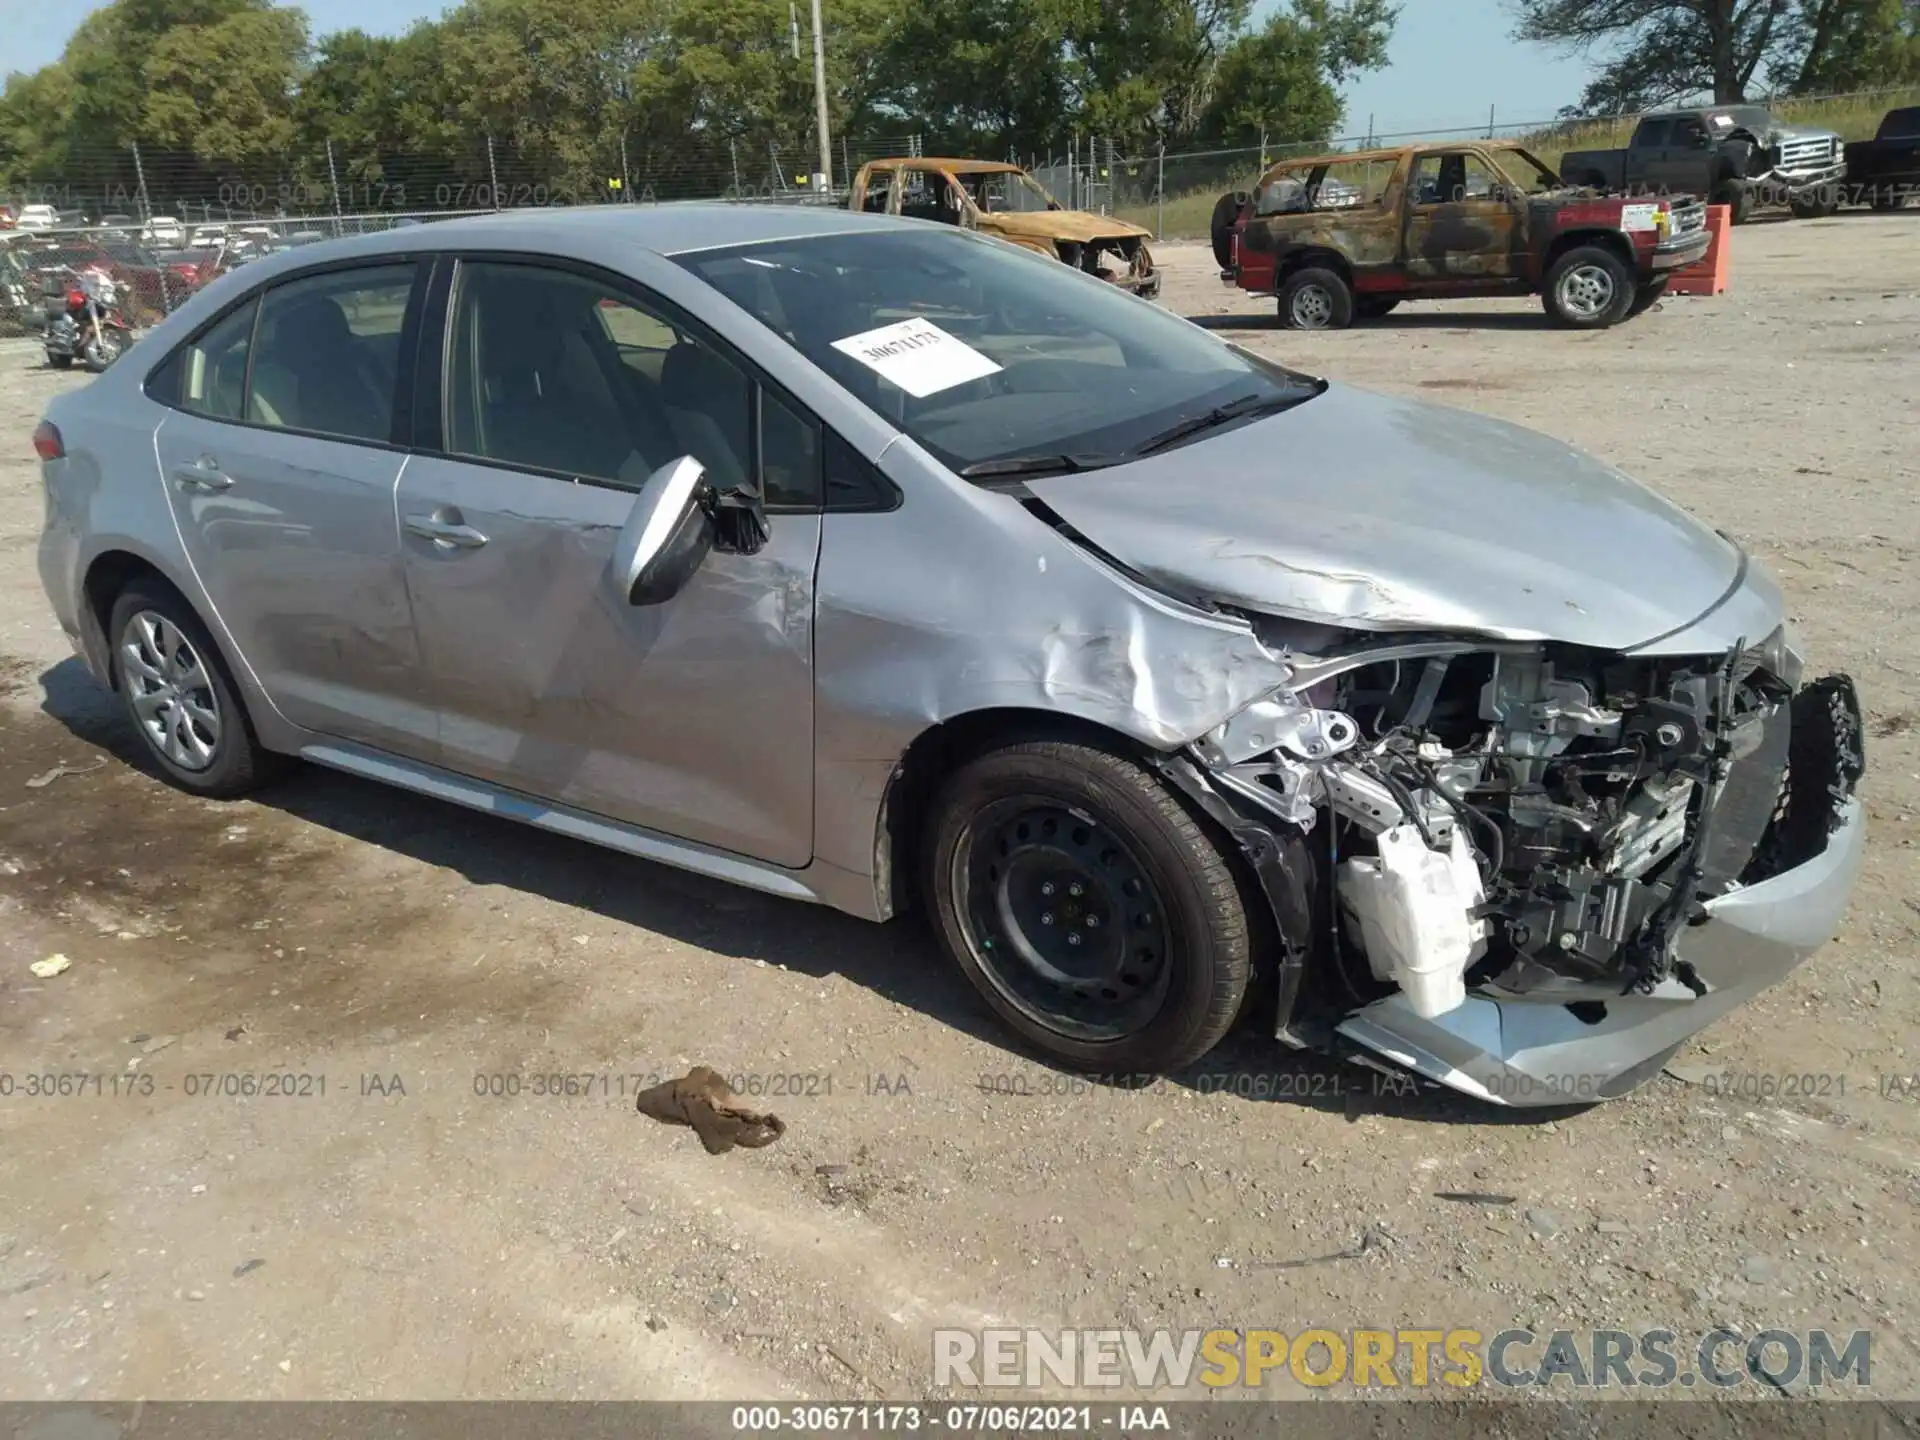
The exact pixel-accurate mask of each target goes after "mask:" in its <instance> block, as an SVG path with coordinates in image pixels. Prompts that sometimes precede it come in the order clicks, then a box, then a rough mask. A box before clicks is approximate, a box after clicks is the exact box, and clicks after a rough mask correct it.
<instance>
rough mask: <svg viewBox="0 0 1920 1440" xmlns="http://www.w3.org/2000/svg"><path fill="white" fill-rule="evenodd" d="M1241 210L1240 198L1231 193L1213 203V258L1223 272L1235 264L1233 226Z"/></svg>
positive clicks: (1211, 224) (1211, 233) (1210, 228)
mask: <svg viewBox="0 0 1920 1440" xmlns="http://www.w3.org/2000/svg"><path fill="white" fill-rule="evenodd" d="M1240 208H1241V207H1240V197H1239V196H1238V195H1237V194H1233V193H1231V192H1229V193H1228V194H1225V195H1222V196H1221V197H1220V198H1219V199H1218V200H1216V201H1214V202H1213V220H1212V221H1211V223H1210V224H1209V225H1208V234H1210V235H1211V236H1212V237H1213V258H1214V260H1215V262H1216V263H1217V264H1218V265H1219V266H1220V268H1221V269H1222V270H1225V269H1226V268H1227V267H1228V266H1229V265H1231V264H1233V225H1234V222H1235V221H1236V220H1238V219H1239V218H1240Z"/></svg>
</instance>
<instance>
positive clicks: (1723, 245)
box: [1667, 205, 1733, 295]
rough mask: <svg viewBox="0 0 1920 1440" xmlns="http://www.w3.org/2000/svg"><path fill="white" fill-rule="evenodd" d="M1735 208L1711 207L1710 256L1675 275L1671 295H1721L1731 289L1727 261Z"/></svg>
mask: <svg viewBox="0 0 1920 1440" xmlns="http://www.w3.org/2000/svg"><path fill="white" fill-rule="evenodd" d="M1732 229H1733V209H1732V207H1731V206H1727V205H1709V206H1708V207H1707V253H1706V254H1704V255H1702V256H1701V257H1700V258H1699V259H1698V260H1696V261H1694V262H1693V264H1691V265H1688V266H1686V267H1685V268H1684V269H1680V270H1676V271H1674V272H1673V278H1672V279H1670V280H1668V281H1667V293H1668V294H1669V295H1718V294H1721V293H1722V292H1723V291H1725V290H1726V288H1727V268H1728V267H1727V262H1728V259H1729V257H1730V255H1731V252H1732V250H1733V240H1732V233H1731V232H1732Z"/></svg>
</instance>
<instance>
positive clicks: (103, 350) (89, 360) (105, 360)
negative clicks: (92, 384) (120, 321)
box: [80, 330, 127, 375]
mask: <svg viewBox="0 0 1920 1440" xmlns="http://www.w3.org/2000/svg"><path fill="white" fill-rule="evenodd" d="M126 348H127V342H126V339H125V337H124V336H122V335H120V334H119V333H118V332H116V331H114V330H102V331H101V332H100V343H98V344H95V343H94V342H93V341H92V340H89V341H87V343H86V344H85V345H84V346H82V347H81V352H80V353H81V358H82V360H84V361H85V362H86V366H87V369H89V370H91V371H92V372H93V373H94V374H96V375H99V374H101V373H103V372H104V371H106V370H108V369H110V368H111V367H112V365H113V362H114V361H116V360H118V359H119V358H120V357H121V355H123V354H124V353H125V352H126Z"/></svg>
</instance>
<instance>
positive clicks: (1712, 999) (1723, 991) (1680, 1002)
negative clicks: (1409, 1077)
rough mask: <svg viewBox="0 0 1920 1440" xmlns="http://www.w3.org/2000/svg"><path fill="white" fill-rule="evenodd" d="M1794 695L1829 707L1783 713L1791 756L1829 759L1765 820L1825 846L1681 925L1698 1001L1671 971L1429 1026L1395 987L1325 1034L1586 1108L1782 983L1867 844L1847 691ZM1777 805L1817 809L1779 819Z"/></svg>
mask: <svg viewBox="0 0 1920 1440" xmlns="http://www.w3.org/2000/svg"><path fill="white" fill-rule="evenodd" d="M1801 693H1802V695H1803V696H1817V697H1819V698H1820V699H1821V700H1822V701H1823V702H1824V701H1825V700H1826V699H1827V698H1828V697H1831V700H1832V703H1819V704H1809V705H1805V706H1799V705H1796V707H1795V709H1796V714H1795V719H1796V722H1798V723H1802V724H1810V725H1812V726H1815V727H1823V728H1824V729H1825V730H1826V733H1824V734H1821V733H1815V734H1813V735H1811V736H1808V737H1806V741H1807V743H1805V744H1796V745H1795V747H1794V751H1795V757H1796V760H1800V759H1801V757H1813V756H1832V757H1834V758H1835V765H1834V767H1833V768H1834V778H1833V779H1832V780H1828V779H1827V777H1826V775H1825V773H1824V767H1823V770H1822V773H1821V778H1820V780H1819V781H1818V782H1817V783H1810V784H1809V783H1801V784H1790V785H1789V786H1788V787H1787V789H1786V791H1785V792H1784V793H1785V794H1786V796H1787V797H1788V799H1787V800H1786V801H1784V802H1783V806H1782V809H1781V810H1780V812H1779V813H1778V815H1777V816H1776V819H1775V824H1776V825H1777V826H1784V825H1787V824H1788V823H1789V821H1790V819H1792V820H1794V821H1795V822H1797V823H1798V825H1799V826H1800V827H1802V829H1801V833H1802V834H1804V833H1805V830H1804V826H1805V825H1806V823H1807V822H1808V820H1809V818H1811V819H1812V821H1813V822H1814V823H1815V825H1816V826H1821V824H1822V822H1824V825H1823V828H1824V830H1825V844H1824V846H1823V847H1822V848H1820V849H1819V850H1818V852H1817V853H1814V854H1811V855H1809V856H1807V858H1804V859H1803V860H1801V862H1800V863H1799V864H1796V865H1794V866H1793V867H1792V868H1790V869H1784V870H1781V871H1779V872H1778V873H1775V874H1771V875H1768V876H1767V877H1766V878H1764V879H1759V880H1756V881H1754V882H1753V883H1751V884H1747V885H1740V886H1736V887H1734V888H1732V889H1730V890H1728V891H1726V892H1725V893H1723V894H1721V895H1718V896H1716V897H1715V898H1713V899H1711V900H1708V901H1706V902H1705V903H1704V905H1703V907H1702V911H1701V913H1700V914H1699V915H1698V916H1697V917H1696V919H1695V921H1694V923H1693V924H1691V925H1689V926H1687V927H1686V928H1684V929H1683V930H1681V932H1680V934H1679V938H1678V939H1677V940H1676V942H1675V953H1676V955H1677V957H1678V958H1679V959H1681V960H1683V961H1686V962H1687V963H1688V964H1690V965H1691V966H1692V969H1693V972H1694V974H1695V976H1696V977H1697V979H1698V980H1699V981H1700V982H1702V984H1703V986H1704V992H1703V993H1700V994H1695V993H1694V991H1693V990H1692V989H1690V988H1688V986H1686V985H1685V984H1683V983H1681V981H1680V980H1679V979H1678V978H1675V977H1673V976H1669V977H1668V978H1667V979H1665V980H1663V981H1662V982H1661V983H1660V984H1659V985H1657V986H1656V987H1655V988H1654V989H1653V990H1652V991H1650V992H1648V993H1644V994H1642V993H1638V992H1630V993H1627V994H1615V995H1612V996H1609V997H1608V998H1606V999H1604V1000H1600V999H1595V1000H1590V1001H1585V1002H1582V1003H1578V1004H1573V1005H1569V1004H1566V1003H1557V1002H1555V1001H1551V1000H1547V999H1545V998H1542V999H1540V1000H1523V999H1516V998H1512V997H1508V996H1500V997H1498V998H1496V997H1494V996H1491V995H1488V994H1486V993H1484V992H1481V993H1475V994H1470V995H1469V996H1468V997H1467V999H1466V1001H1465V1003H1464V1004H1462V1005H1460V1006H1458V1007H1457V1008H1455V1009H1453V1010H1451V1011H1448V1012H1446V1013H1444V1014H1441V1015H1438V1016H1435V1017H1433V1018H1430V1019H1429V1018H1423V1017H1421V1016H1419V1015H1416V1014H1414V1012H1413V1010H1412V1009H1411V1008H1410V1007H1409V1006H1408V1005H1407V1003H1406V1000H1405V998H1404V997H1403V996H1402V995H1400V994H1397V993H1396V994H1393V995H1389V996H1388V997H1386V998H1385V999H1383V1000H1379V1001H1376V1002H1374V1003H1373V1004H1371V1005H1368V1006H1367V1007H1366V1008H1364V1009H1362V1010H1360V1011H1357V1012H1356V1013H1354V1014H1352V1015H1350V1016H1348V1017H1347V1018H1346V1019H1345V1020H1344V1021H1342V1022H1341V1023H1340V1025H1339V1026H1338V1027H1337V1032H1338V1034H1339V1035H1340V1036H1341V1037H1342V1038H1343V1039H1344V1040H1347V1041H1350V1042H1352V1043H1353V1044H1354V1045H1357V1046H1359V1047H1361V1049H1362V1050H1363V1051H1364V1052H1370V1054H1371V1055H1372V1056H1377V1057H1379V1058H1380V1059H1384V1060H1386V1061H1388V1062H1390V1063H1391V1064H1392V1065H1393V1066H1395V1067H1397V1068H1399V1069H1401V1070H1405V1071H1410V1072H1412V1073H1414V1074H1416V1075H1419V1076H1422V1077H1424V1078H1426V1079H1428V1080H1432V1081H1436V1082H1438V1083H1440V1084H1442V1085H1445V1086H1447V1087H1449V1088H1451V1089H1454V1090H1459V1091H1462V1092H1463V1093H1465V1094H1469V1095H1473V1096H1475V1097H1477V1098H1479V1099H1482V1100H1486V1101H1489V1102H1491V1103H1493V1104H1498V1105H1511V1106H1554V1105H1580V1104H1589V1103H1592V1102H1594V1101H1598V1100H1606V1099H1611V1098H1613V1097H1614V1096H1617V1095H1622V1094H1625V1093H1626V1092H1627V1091H1629V1090H1632V1089H1633V1088H1634V1087H1635V1086H1637V1085H1639V1084H1640V1083H1641V1082H1642V1081H1644V1080H1645V1079H1646V1078H1647V1077H1648V1076H1650V1075H1651V1074H1652V1073H1653V1072H1654V1071H1656V1070H1658V1069H1659V1068H1660V1067H1661V1066H1662V1065H1664V1064H1665V1063H1666V1061H1667V1059H1668V1057H1669V1056H1671V1055H1672V1054H1673V1053H1674V1051H1676V1050H1677V1049H1679V1047H1680V1046H1681V1045H1682V1044H1684V1043H1685V1042H1686V1040H1687V1039H1688V1038H1689V1037H1690V1036H1692V1035H1694V1034H1696V1033H1697V1032H1699V1031H1700V1030H1702V1029H1704V1028H1705V1027H1706V1026H1707V1025H1709V1024H1711V1023H1712V1022H1713V1021H1715V1020H1717V1019H1719V1018H1720V1017H1721V1016H1722V1015H1725V1014H1726V1013H1727V1012H1729V1011H1731V1010H1733V1009H1736V1008H1737V1007H1739V1006H1740V1005H1743V1004H1745V1003H1746V1002H1747V1001H1748V1000H1751V999H1752V998H1753V997H1754V996H1755V995H1757V994H1759V993H1760V992H1761V991H1762V990H1765V989H1766V988H1768V987H1769V986H1771V985H1773V984H1775V983H1776V982H1778V981H1780V980H1782V979H1784V978H1785V977H1786V975H1787V974H1788V972H1789V971H1791V970H1792V969H1793V968H1794V967H1795V966H1796V965H1798V964H1799V963H1800V962H1801V961H1803V960H1805V959H1806V958H1807V957H1808V956H1810V955H1811V954H1813V952H1814V951H1816V950H1818V949H1819V948H1820V946H1822V945H1823V944H1825V943H1826V941H1827V940H1828V939H1829V938H1830V937H1831V936H1832V934H1833V932H1834V931H1835V929H1837V928H1838V926H1839V923H1840V918H1841V915H1842V914H1843V912H1844V911H1845V909H1846V904H1847V898H1848V895H1849V894H1850V892H1851V891H1852V889H1853V884H1854V880H1855V878H1856V877H1857V876H1858V874H1859V872H1860V864H1861V857H1862V854H1863V852H1864V850H1865V847H1866V818H1865V814H1864V812H1863V810H1862V808H1861V805H1860V802H1859V800H1857V799H1856V798H1855V797H1854V795H1853V793H1852V791H1853V784H1854V782H1855V781H1856V780H1857V779H1858V777H1859V775H1860V773H1861V770H1862V769H1863V767H1864V757H1863V756H1862V755H1861V752H1860V734H1861V728H1860V710H1859V700H1858V698H1857V696H1856V695H1855V693H1854V690H1853V684H1852V682H1851V681H1850V680H1848V679H1846V677H1844V676H1835V677H1830V678H1829V679H1827V680H1824V681H1820V682H1816V684H1815V685H1813V686H1809V687H1807V689H1806V690H1805V691H1803V692H1801ZM1789 804H1793V805H1801V806H1820V807H1824V812H1823V814H1821V815H1815V816H1812V817H1808V816H1804V815H1802V816H1791V815H1790V812H1789V809H1788V808H1787V807H1788V805H1789ZM1560 998H1561V1000H1562V1001H1564V999H1565V997H1564V996H1563V997H1560ZM1354 1058H1356V1059H1362V1060H1364V1059H1366V1058H1367V1056H1366V1055H1356V1056H1354Z"/></svg>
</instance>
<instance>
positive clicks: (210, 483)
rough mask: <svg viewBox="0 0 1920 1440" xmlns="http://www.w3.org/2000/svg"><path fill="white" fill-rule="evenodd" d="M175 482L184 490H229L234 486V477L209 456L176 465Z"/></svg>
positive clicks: (174, 470)
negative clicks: (186, 463) (223, 471)
mask: <svg viewBox="0 0 1920 1440" xmlns="http://www.w3.org/2000/svg"><path fill="white" fill-rule="evenodd" d="M173 483H174V484H175V485H178V486H179V487H180V488H181V489H182V490H207V491H211V490H228V489H231V488H232V487H233V477H232V476H231V475H226V474H223V473H222V472H221V470H220V466H219V463H218V462H217V461H215V460H214V459H213V458H212V457H211V456H209V457H208V458H207V459H205V460H198V461H195V462H194V463H193V464H191V465H176V466H174V467H173Z"/></svg>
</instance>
